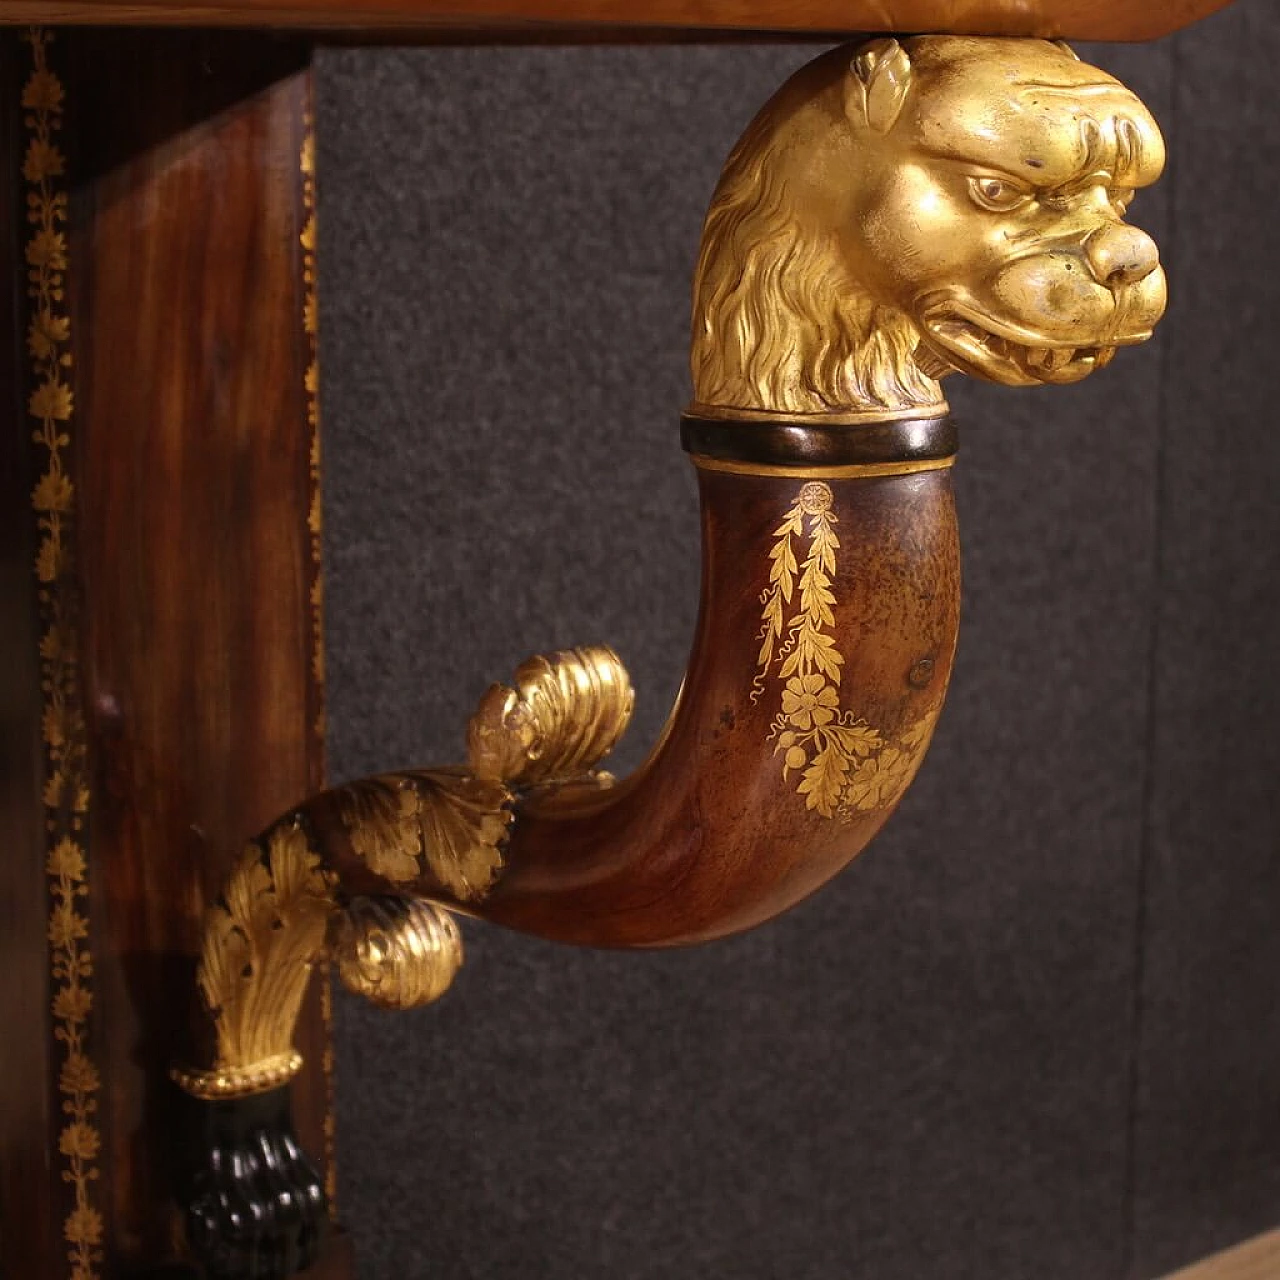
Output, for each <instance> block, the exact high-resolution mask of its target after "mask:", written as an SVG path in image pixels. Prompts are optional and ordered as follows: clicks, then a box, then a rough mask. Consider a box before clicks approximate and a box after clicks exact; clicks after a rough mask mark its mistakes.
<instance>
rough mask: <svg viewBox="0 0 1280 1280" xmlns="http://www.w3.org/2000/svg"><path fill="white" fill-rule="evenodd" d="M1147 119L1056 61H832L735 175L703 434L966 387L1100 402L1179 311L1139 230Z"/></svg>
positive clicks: (888, 49)
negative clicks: (742, 413) (753, 413)
mask: <svg viewBox="0 0 1280 1280" xmlns="http://www.w3.org/2000/svg"><path fill="white" fill-rule="evenodd" d="M1163 167H1164V142H1163V140H1162V138H1161V136H1160V130H1159V128H1158V127H1157V126H1156V123H1155V121H1154V120H1153V119H1152V117H1151V114H1150V112H1148V111H1147V109H1146V107H1144V106H1143V105H1142V103H1141V102H1140V101H1139V100H1138V99H1137V97H1135V96H1134V94H1133V93H1131V92H1130V91H1129V90H1128V89H1126V88H1125V87H1124V86H1123V85H1122V84H1120V83H1119V82H1118V81H1117V80H1115V79H1113V78H1112V77H1111V76H1109V75H1107V74H1106V73H1105V72H1103V71H1100V70H1098V69H1097V68H1096V67H1091V66H1089V65H1088V64H1086V63H1084V62H1081V61H1080V60H1079V59H1078V58H1077V57H1076V56H1075V54H1073V53H1072V52H1071V51H1070V50H1069V49H1068V48H1067V47H1066V46H1065V45H1061V44H1054V43H1050V42H1047V41H1035V40H1007V39H965V38H959V37H950V36H921V37H917V38H912V39H905V40H903V41H902V42H898V41H897V40H892V39H877V40H872V41H870V42H867V43H863V44H861V45H850V46H845V47H843V48H840V49H835V50H832V51H831V52H830V53H827V54H824V55H823V56H822V57H820V58H818V59H817V60H816V61H814V62H812V63H810V64H809V65H808V66H807V67H804V68H803V69H802V70H801V71H799V72H798V73H797V74H796V75H795V76H793V77H792V78H791V79H790V80H789V81H788V82H787V83H786V84H785V85H784V86H783V87H782V89H781V90H779V92H778V93H777V94H776V95H775V96H774V97H773V99H772V100H771V101H770V102H769V103H768V104H767V105H766V106H765V107H764V109H763V110H762V111H761V112H760V113H759V115H758V116H757V117H756V118H755V120H754V121H753V122H752V123H751V125H750V126H749V127H748V129H747V131H746V133H745V134H744V135H743V136H742V138H741V139H740V140H739V142H738V144H737V146H736V147H735V148H734V150H733V152H732V154H731V155H730V157H729V160H728V162H727V163H726V165H725V168H724V172H723V173H722V175H721V178H720V182H719V184H718V186H717V188H716V192H715V195H714V196H713V198H712V202H711V207H710V210H709V212H708V214H707V219H706V223H705V226H704V228H703V238H702V248H701V253H700V256H699V262H698V267H697V272H696V275H695V279H694V304H693V341H692V351H691V364H692V370H693V383H694V401H695V410H697V409H711V410H716V409H718V410H721V411H723V410H726V409H745V410H757V411H764V412H771V413H801V414H808V413H853V414H857V413H859V412H872V413H883V412H886V411H890V412H894V411H904V412H910V411H913V410H917V409H921V410H926V411H928V410H929V409H930V408H935V409H936V407H937V406H941V405H942V404H943V400H942V395H941V391H940V389H939V386H938V379H939V378H941V377H942V376H944V375H945V374H948V373H954V372H960V373H967V374H970V375H972V376H974V377H979V378H985V379H987V380H990V381H993V382H1001V383H1006V384H1009V385H1015V386H1017V385H1022V386H1026V385H1032V384H1037V383H1067V382H1077V381H1079V380H1080V379H1081V378H1084V377H1087V376H1088V375H1089V374H1090V373H1092V372H1093V371H1094V370H1095V369H1099V368H1101V367H1103V366H1104V365H1105V364H1107V363H1108V362H1109V361H1110V360H1111V358H1112V356H1113V355H1114V354H1115V352H1116V349H1117V348H1119V347H1123V346H1129V345H1132V344H1135V343H1139V342H1142V341H1144V340H1145V339H1146V338H1148V337H1150V335H1151V331H1152V328H1153V327H1154V325H1155V324H1156V322H1157V321H1158V320H1159V319H1160V316H1161V315H1162V314H1163V312H1164V306H1165V280H1164V272H1163V271H1162V270H1161V267H1160V259H1159V253H1158V251H1157V249H1156V245H1155V242H1154V241H1153V240H1152V239H1151V237H1150V236H1148V235H1147V234H1146V233H1145V232H1143V231H1140V230H1139V229H1138V228H1136V227H1132V226H1130V225H1128V224H1127V223H1126V222H1125V220H1124V217H1125V212H1126V210H1127V208H1128V206H1129V202H1130V201H1131V200H1132V198H1133V195H1134V193H1135V192H1136V191H1137V190H1139V189H1140V188H1142V187H1145V186H1147V185H1149V184H1150V183H1152V182H1154V181H1155V180H1156V178H1158V177H1159V175H1160V172H1161V170H1162V168H1163Z"/></svg>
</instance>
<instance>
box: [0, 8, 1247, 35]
mask: <svg viewBox="0 0 1280 1280" xmlns="http://www.w3.org/2000/svg"><path fill="white" fill-rule="evenodd" d="M1227 3H1229V0H1162V2H1161V3H1151V2H1150V0H649V2H648V3H646V4H645V5H643V6H638V7H623V6H620V5H618V4H617V0H221V2H217V0H215V2H214V3H206V4H178V3H175V2H174V0H130V2H129V3H121V2H120V0H9V3H7V4H5V5H4V6H3V8H2V9H0V23H5V22H10V23H19V22H48V23H95V24H96V23H127V24H139V25H141V24H166V25H174V26H191V27H194V26H300V27H318V28H333V29H344V28H345V29H355V30H359V29H361V28H367V29H375V30H379V31H384V32H388V33H392V32H395V31H396V30H397V29H403V30H405V31H409V30H412V29H414V28H420V29H432V28H437V29H440V30H443V31H449V30H453V31H468V32H471V33H472V34H473V35H474V37H475V38H476V39H478V40H483V39H484V38H485V36H486V33H487V32H492V33H495V34H497V33H501V34H502V36H503V37H504V38H507V39H510V38H517V39H518V38H520V37H521V35H524V36H526V37H527V38H530V39H539V38H545V37H546V35H547V32H546V31H545V30H543V28H545V27H546V26H548V25H551V26H553V27H554V28H557V29H559V28H566V29H571V28H575V27H576V28H582V27H587V28H606V29H612V30H613V31H615V32H616V33H617V34H618V36H619V37H621V38H626V36H627V35H628V33H629V31H630V30H631V29H635V30H637V31H641V30H643V31H647V33H648V36H649V37H650V38H652V37H653V36H654V35H655V34H660V33H661V32H662V31H663V30H665V31H667V32H668V33H670V34H672V35H675V34H678V33H679V32H680V31H682V30H684V31H687V30H689V29H695V30H699V31H703V32H707V33H716V32H725V33H728V32H732V31H734V30H751V31H784V32H793V33H800V32H813V33H847V32H853V31H934V32H959V33H969V34H976V35H1010V36H1043V37H1062V38H1066V39H1073V40H1153V39H1156V38H1157V37H1159V36H1163V35H1168V34H1169V33H1170V32H1173V31H1177V30H1179V29H1180V28H1182V27H1185V26H1187V25H1188V24H1190V23H1192V22H1195V21H1197V20H1198V19H1200V18H1203V17H1205V16H1206V15H1207V14H1210V13H1213V12H1215V11H1216V10H1218V9H1221V8H1223V7H1224V6H1225V5H1226V4H1227Z"/></svg>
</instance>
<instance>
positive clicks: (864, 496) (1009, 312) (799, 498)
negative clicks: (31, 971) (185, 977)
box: [174, 36, 1165, 1280]
mask: <svg viewBox="0 0 1280 1280" xmlns="http://www.w3.org/2000/svg"><path fill="white" fill-rule="evenodd" d="M1163 158H1164V149H1163V143H1162V140H1161V138H1160V133H1159V130H1158V128H1157V127H1156V124H1155V121H1154V120H1153V119H1152V118H1151V116H1150V114H1149V113H1148V112H1147V110H1146V108H1145V107H1143V105H1142V103H1141V102H1139V101H1138V99H1137V98H1136V97H1135V96H1134V95H1133V94H1132V93H1131V92H1129V90H1127V89H1125V88H1124V86H1122V85H1120V84H1119V83H1118V82H1117V81H1115V80H1114V79H1112V78H1111V77H1110V76H1107V75H1106V74H1105V73H1103V72H1101V71H1099V70H1097V69H1096V68H1093V67H1089V66H1087V65H1085V64H1084V63H1081V62H1080V61H1079V60H1078V59H1077V58H1076V57H1075V55H1074V54H1072V53H1071V52H1070V50H1068V49H1066V48H1065V46H1062V45H1058V44H1053V43H1049V42H1043V41H1031V40H1027V41H1013V40H999V41H993V40H980V39H958V38H950V37H930V36H923V37H913V38H905V39H903V40H902V41H898V40H892V39H877V40H872V41H867V42H865V43H862V44H859V45H853V46H848V47H846V48H843V49H836V50H833V51H831V52H829V53H827V54H824V55H823V56H822V57H820V58H818V59H817V60H816V61H815V62H813V63H811V64H810V65H809V66H808V67H806V68H803V69H802V70H801V71H799V72H798V73H797V74H796V75H795V76H794V77H793V78H792V79H791V80H790V81H789V82H788V83H787V84H786V85H785V86H784V87H783V88H782V89H781V90H780V91H779V92H778V93H777V94H776V95H775V96H774V98H773V99H772V100H771V101H770V102H769V103H768V104H767V105H766V106H765V107H764V108H763V110H762V111H761V112H760V114H759V115H758V116H757V118H756V119H755V121H753V122H752V124H751V125H750V126H749V128H748V129H747V131H746V133H745V134H744V135H743V137H742V139H741V140H740V141H739V143H738V145H737V146H736V147H735V149H734V151H733V153H732V155H731V156H730V157H729V160H728V162H727V164H726V166H725V169H724V172H723V174H722V175H721V178H720V182H719V185H718V186H717V189H716V193H715V195H714V197H713V199H712V203H711V208H710V210H709V212H708V215H707V219H706V224H705V226H704V230H703V240H702V249H701V254H700V257H699V262H698V268H697V275H696V279H695V284H694V307H693V311H694V325H693V342H692V351H691V365H692V373H693V382H694V403H693V405H692V406H691V407H690V409H689V411H688V413H687V414H686V416H685V418H684V421H683V424H682V436H683V441H684V445H685V448H686V450H687V451H688V452H689V454H690V456H691V459H692V461H693V464H694V465H695V467H696V468H697V471H698V482H699V491H700V498H701V505H702V541H703V568H704V572H703V584H702V602H701V610H700V616H699V622H698V630H697V635H696V638H695V643H694V648H693V654H692V657H691V660H690V663H689V669H688V674H687V676H686V679H685V683H684V687H683V689H682V692H681V695H680V698H679V700H678V702H677V705H676V707H675V709H674V710H673V712H672V714H671V717H670V719H669V721H668V724H667V726H666V729H665V730H664V733H663V736H662V739H661V741H660V742H659V744H658V746H657V747H656V748H655V750H654V752H653V753H652V754H651V756H650V757H649V759H648V760H647V761H646V762H645V764H644V765H643V766H641V768H640V769H639V770H637V771H636V772H635V773H634V774H632V775H631V776H630V777H627V778H625V779H623V780H622V781H620V782H618V783H616V784H615V782H614V780H613V779H612V778H611V777H610V776H609V775H608V774H606V773H602V772H600V771H598V770H597V768H596V766H597V764H598V763H599V761H600V760H601V759H603V757H604V756H606V755H607V754H608V752H609V751H610V750H611V749H612V748H613V746H614V745H615V743H616V742H617V740H618V738H619V737H620V735H621V734H622V732H623V731H624V729H625V728H626V725H627V723H628V720H629V718H630V715H631V709H632V703H633V695H632V690H631V684H630V681H629V680H628V678H627V674H626V672H625V671H624V670H623V668H622V665H621V664H620V662H619V661H618V659H617V657H616V655H615V654H613V652H612V651H611V650H608V649H603V648H598V649H576V650H569V651H565V652H561V653H555V654H550V655H546V656H542V657H536V658H532V659H530V660H529V661H528V662H526V663H525V664H524V665H523V666H521V667H520V669H519V670H518V671H517V672H516V676H515V679H514V680H513V681H512V683H511V684H510V685H495V686H494V687H493V688H492V689H490V690H489V692H488V693H487V694H486V695H485V696H484V698H483V699H482V701H481V703H480V706H479V707H478V709H477V711H476V713H475V715H474V716H473V718H472V720H471V724H470V729H469V733H468V756H469V758H468V762H467V764H466V765H464V766H460V767H452V768H435V769H414V770H407V771H404V772H400V773H393V774H385V775H382V776H379V777H375V778H368V779H364V780H361V781H358V782H353V783H351V784H349V785H347V786H345V787H340V788H337V789H335V790H333V791H329V792H325V793H322V794H321V795H318V796H315V797H313V798H311V799H309V800H307V801H306V802H304V803H303V804H301V805H299V806H298V808H297V809H295V810H293V811H292V812H290V813H288V814H286V815H285V816H284V817H283V818H282V819H280V820H279V821H278V822H276V823H275V824H273V825H272V826H271V827H270V828H269V829H268V830H267V831H266V832H264V833H263V834H262V835H261V836H259V837H258V838H257V839H256V840H254V841H253V842H251V844H250V845H249V846H248V848H247V849H246V851H245V853H244V855H243V857H242V858H241V859H240V861H239V862H238V863H237V864H236V865H235V867H234V868H233V870H232V872H231V874H230V876H229V877H228V879H227V882H226V885H225V887H224V889H223V892H222V894H221V897H220V899H219V900H218V901H217V902H216V903H215V904H214V906H213V907H212V908H211V910H210V912H209V916H208V921H207V923H206V926H205V934H204V946H203V951H202V957H201V962H200V968H199V984H200V990H201V993H202V995H203V998H204V1003H205V1007H206V1009H207V1011H208V1015H209V1018H208V1025H209V1028H210V1030H211V1033H212V1035H211V1040H212V1043H211V1046H210V1048H209V1051H208V1052H207V1053H206V1054H204V1055H203V1056H202V1059H201V1061H200V1062H199V1063H198V1064H197V1065H195V1066H191V1065H188V1066H184V1067H182V1068H181V1069H178V1070H176V1071H175V1072H174V1078H175V1079H176V1080H177V1082H178V1083H179V1084H180V1085H181V1086H182V1088H183V1089H185V1090H186V1091H187V1092H188V1093H189V1094H191V1095H192V1097H193V1099H195V1100H197V1105H200V1106H204V1107H205V1108H206V1112H205V1120H204V1129H203V1133H204V1137H203V1138H202V1140H201V1142H200V1143H199V1144H197V1145H198V1147H199V1149H200V1150H201V1151H202V1152H203V1156H202V1159H201V1162H200V1163H199V1167H198V1169H197V1170H196V1172H195V1173H194V1175H193V1177H192V1179H191V1194H190V1197H189V1201H188V1217H189V1221H190V1224H191V1238H192V1242H193V1245H194V1246H195V1247H196V1248H197V1250H198V1251H199V1252H200V1253H201V1254H202V1256H203V1258H204V1259H205V1262H206V1265H207V1267H208V1269H209V1271H210V1274H211V1275H213V1276H217V1277H221V1276H223V1275H228V1276H229V1275H231V1274H237V1275H238V1274H244V1275H249V1276H252V1277H254V1280H268V1278H270V1280H275V1277H281V1276H284V1275H286V1274H288V1273H289V1272H291V1271H292V1270H296V1269H297V1268H299V1267H301V1266H305V1265H306V1263H307V1260H308V1259H309V1258H311V1257H312V1256H314V1253H315V1249H316V1247H317V1246H316V1242H317V1240H318V1238H319V1237H318V1225H317V1224H318V1223H319V1222H320V1221H321V1219H322V1217H323V1204H322V1200H321V1199H320V1198H319V1194H320V1193H319V1190H318V1186H317V1183H316V1179H315V1178H314V1176H313V1175H314V1171H313V1170H311V1169H310V1166H309V1164H308V1162H307V1161H306V1159H305V1157H304V1156H302V1154H301V1153H300V1152H299V1151H298V1149H297V1144H296V1143H295V1142H294V1141H293V1138H292V1133H291V1129H290V1124H289V1117H288V1112H287V1104H286V1102H285V1092H284V1086H285V1085H286V1084H287V1081H288V1080H289V1078H290V1077H291V1076H292V1074H293V1073H294V1072H296V1070H297V1067H298V1063H299V1059H298V1056H297V1054H296V1052H295V1050H294V1047H293V1044H292V1037H293V1030H294V1024H295V1022H296V1019H297V1015H298V1008H299V1005H300V1002H301V1000H302V996H303V992H304V990H305V987H306V983H307V980H308V977H309V974H310V971H311V967H312V966H313V965H314V964H315V963H316V962H317V961H318V960H321V959H325V958H327V959H332V960H334V961H336V964H337V968H338V973H339V976H340V977H341V979H342V981H343V982H344V984H345V985H346V986H347V987H348V988H349V989H351V990H353V991H355V992H357V993H358V994H360V995H362V996H365V997H366V998H368V999H370V1000H372V1001H374V1002H375V1003H377V1004H379V1005H381V1006H383V1007H387V1008H394V1009H404V1008H411V1007H414V1006H417V1005H422V1004H426V1003H430V1002H431V1001H432V1000H435V999H437V998H439V996H440V995H441V994H443V992H444V991H445V990H446V989H447V988H448V986H449V983H450V982H451V981H452V978H453V975H454V973H455V972H456V971H457V969H458V966H459V965H460V964H461V960H462V949H461V941H460V938H459V935H458V931H457V927H456V924H455V923H454V921H453V919H452V918H451V916H450V914H449V913H450V911H459V912H465V913H467V914H470V915H474V916H478V917H481V918H484V919H488V920H491V921H493V922H495V923H498V924H502V925H505V926H508V927H511V928H516V929H520V930H523V931H525V932H528V933H533V934H537V935H539V936H541V937H545V938H550V939H555V940H558V941H564V942H574V943H585V944H590V945H596V946H622V947H652V946H666V945H675V944H687V943H693V942H703V941H707V940H709V939H712V938H716V937H721V936H724V935H726V934H730V933H733V932H736V931H739V930H742V929H746V928H750V927H753V926H754V925H757V924H760V923H762V922H763V921H765V920H768V919H770V918H771V917H773V916H775V915H777V914H778V913H779V912H781V911H784V910H786V909H787V908H789V907H790V906H792V905H794V904H795V903H796V902H799V901H800V900H801V899H802V898H804V897H805V896H806V895H808V894H809V893H812V892H814V891H815V890H816V889H818V888H820V887H821V886H822V885H823V884H825V883H826V881H827V880H829V879H830V878H831V876H833V875H835V874H836V873H837V872H838V871H840V870H841V869H842V868H843V867H845V866H846V865H847V864H848V863H849V862H850V861H851V860H852V859H853V858H854V857H856V856H857V855H858V854H859V853H860V852H861V851H862V850H863V849H864V848H865V847H866V846H867V844H868V843H869V841H870V840H871V839H872V838H873V837H874V836H875V835H876V834H877V832H878V831H879V830H880V829H881V827H882V826H883V825H884V823H885V822H886V821H887V820H888V818H889V816H890V815H891V814H892V812H893V810H894V808H895V807H896V805H897V804H898V802H899V801H900V800H901V798H902V796H903V794H904V793H905V791H906V789H907V787H908V786H909V785H910V783H911V780H912V778H913V777H914V776H915V774H916V771H917V770H918V769H919V767H920V764H921V762H922V760H923V758H924V754H925V752H926V750H927V748H928V745H929V741H930V738H931V736H932V733H933V729H934V725H935V723H936V721H937V718H938V715H939V713H940V711H941V708H942V703H943V699H944V696H945V693H946V688H947V683H948V680H949V677H950V672H951V664H952V659H953V656H954V652H955V644H956V634H957V627H958V622H959V583H960V574H959V543H958V536H957V532H956V523H955V510H954V503H953V499H952V491H951V479H950V468H951V466H952V463H953V462H954V458H955V452H956V447H957V445H956V433H955V428H954V426H953V425H952V424H951V422H950V420H949V418H948V408H947V405H946V402H945V401H944V400H943V398H942V394H941V387H940V381H941V379H942V378H944V377H946V376H948V375H950V374H954V373H965V374H969V375H971V376H975V377H980V378H984V379H987V380H989V381H994V382H1001V383H1005V384H1007V385H1014V386H1027V385H1034V384H1042V385H1045V384H1061V383H1070V382H1076V381H1079V380H1080V379H1081V378H1084V377H1087V376H1089V375H1090V374H1092V373H1093V372H1094V371H1096V370H1098V369H1101V368H1103V367H1105V366H1106V365H1108V364H1109V363H1110V362H1111V360H1112V358H1113V357H1114V356H1115V354H1116V352H1117V350H1118V349H1119V348H1120V347H1123V346H1129V345H1134V344H1136V343H1139V342H1141V341H1143V340H1145V338H1147V337H1148V336H1149V335H1150V333H1151V330H1152V327H1153V326H1154V325H1155V323H1156V322H1157V321H1158V320H1159V318H1160V316H1161V314H1162V313H1163V310H1164V305H1165V283H1164V275H1163V272H1162V271H1161V269H1160V266H1159V255H1158V252H1157V251H1156V247H1155V244H1154V242H1153V241H1152V240H1151V239H1150V238H1149V237H1148V236H1146V235H1145V234H1144V233H1143V232H1141V231H1138V230H1137V229H1136V228H1133V227H1131V226H1129V225H1127V224H1126V222H1125V221H1124V215H1125V212H1126V210H1127V208H1128V204H1129V202H1130V200H1131V199H1132V197H1133V195H1134V192H1135V191H1136V190H1137V189H1138V188H1139V187H1142V186H1145V185H1147V184H1149V183H1150V182H1153V181H1154V180H1155V178H1156V177H1157V176H1158V174H1159V172H1160V169H1161V166H1162V164H1163ZM237 1268H238V1269H239V1270H237Z"/></svg>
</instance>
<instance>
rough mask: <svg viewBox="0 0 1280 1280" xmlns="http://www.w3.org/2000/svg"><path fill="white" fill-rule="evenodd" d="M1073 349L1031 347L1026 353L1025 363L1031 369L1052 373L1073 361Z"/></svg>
mask: <svg viewBox="0 0 1280 1280" xmlns="http://www.w3.org/2000/svg"><path fill="white" fill-rule="evenodd" d="M1075 355H1076V353H1075V349H1074V348H1073V347H1032V348H1031V349H1030V350H1029V351H1028V353H1027V363H1028V364H1029V365H1030V366H1031V367H1032V368H1033V369H1043V370H1045V371H1046V372H1049V373H1054V372H1056V371H1057V370H1058V369H1064V368H1066V366H1067V365H1069V364H1070V363H1071V362H1072V360H1074V359H1075Z"/></svg>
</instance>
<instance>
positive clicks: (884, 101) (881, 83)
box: [845, 39, 911, 133]
mask: <svg viewBox="0 0 1280 1280" xmlns="http://www.w3.org/2000/svg"><path fill="white" fill-rule="evenodd" d="M910 89H911V59H910V58H908V57H907V51H906V50H905V49H904V48H903V47H902V46H901V45H900V44H899V43H898V42H897V41H896V40H890V39H885V40H872V41H870V42H869V43H867V44H864V45H863V46H862V48H861V49H859V50H858V52H857V53H856V54H855V55H854V58H853V61H852V62H851V63H850V64H849V77H848V80H847V81H846V83H845V110H846V111H847V112H848V114H849V118H850V119H851V120H858V119H862V120H865V121H866V122H867V124H869V125H870V126H871V128H873V129H874V130H875V131H876V132H877V133H888V132H889V130H890V129H892V128H893V126H894V122H895V121H896V120H897V118H898V115H899V113H900V112H901V111H902V104H903V103H904V102H906V100H907V93H908V92H909V91H910Z"/></svg>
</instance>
